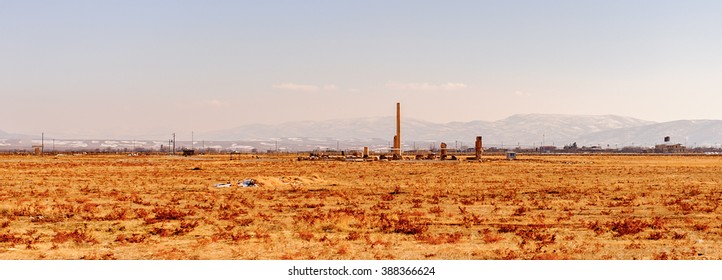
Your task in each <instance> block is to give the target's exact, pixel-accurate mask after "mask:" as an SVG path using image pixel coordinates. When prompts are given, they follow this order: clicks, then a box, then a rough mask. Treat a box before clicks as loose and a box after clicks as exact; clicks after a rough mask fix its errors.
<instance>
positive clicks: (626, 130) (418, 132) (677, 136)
mask: <svg viewBox="0 0 722 280" xmlns="http://www.w3.org/2000/svg"><path fill="white" fill-rule="evenodd" d="M394 126H395V118H394V117H391V116H388V117H370V118H355V119H337V120H326V121H297V122H287V123H283V124H278V125H265V124H254V125H244V126H239V127H236V128H232V129H224V130H218V131H211V132H196V133H195V139H194V140H195V144H194V145H195V147H200V146H201V145H202V144H201V143H203V144H204V145H205V147H213V148H219V149H236V148H238V149H246V150H250V149H252V148H256V149H258V150H259V151H265V150H267V149H275V148H276V144H278V146H279V149H285V150H308V149H315V148H322V149H323V148H336V147H337V146H338V147H340V148H342V149H355V148H359V147H362V146H369V147H374V148H375V149H383V148H385V147H386V146H388V145H389V144H388V143H390V142H391V139H393V134H394V132H395V128H394ZM401 132H402V141H403V145H404V149H412V148H414V146H417V147H419V148H428V147H429V146H430V145H434V146H435V145H438V143H439V142H446V143H447V144H449V145H450V147H459V148H461V146H462V145H463V146H470V145H472V142H473V140H474V138H475V137H476V136H477V135H481V136H483V137H484V146H486V147H516V146H522V147H535V146H540V145H548V146H557V147H562V146H564V145H567V144H571V143H573V142H576V143H577V145H578V146H595V145H601V146H604V147H607V145H608V147H610V148H615V147H616V148H622V147H624V146H653V145H654V144H658V143H661V142H662V140H663V138H664V136H670V137H671V138H672V142H674V143H681V144H684V145H687V146H689V147H695V146H715V147H718V146H719V145H720V144H722V120H680V121H671V122H661V123H657V122H651V121H645V120H640V119H636V118H631V117H624V116H617V115H600V116H595V115H557V114H518V115H513V116H510V117H508V118H505V119H502V120H498V121H471V122H450V123H444V124H440V123H432V122H428V121H422V120H416V119H409V118H402V121H401ZM171 133H172V132H169V133H168V135H169V136H170V134H171ZM23 136H24V135H20V134H11V133H7V132H3V131H0V138H2V139H0V147H2V148H4V149H9V148H27V147H25V146H29V145H27V144H28V142H29V141H27V138H28V136H24V138H25V139H26V140H25V141H24V143H25V144H22V143H21V142H18V141H11V140H10V139H15V138H17V139H21V138H23ZM169 136H168V137H169ZM177 137H178V138H177V139H178V144H179V146H180V145H185V146H188V147H190V146H191V144H190V135H180V134H178V135H177ZM32 138H33V139H34V142H38V140H39V138H40V137H39V135H38V136H33V137H32ZM67 139H72V138H67ZM132 139H138V140H140V139H144V140H156V141H146V142H143V143H139V142H131V141H124V142H122V141H121V142H119V141H117V140H132ZM48 140H50V137H48V135H47V134H46V145H47V144H48V142H47V141H48ZM93 140H95V141H89V140H88V141H84V140H81V141H74V142H67V141H56V145H57V146H58V148H59V149H62V148H63V147H64V145H73V146H68V148H71V147H75V148H88V149H91V148H101V149H102V148H122V147H146V148H157V147H159V146H160V144H162V143H166V144H167V139H162V138H143V137H133V136H128V137H126V138H120V139H119V138H116V139H93ZM98 140H99V141H98ZM38 143H39V142H38ZM38 143H36V144H38ZM66 143H68V144H66Z"/></svg>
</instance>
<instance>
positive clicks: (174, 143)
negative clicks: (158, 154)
mask: <svg viewBox="0 0 722 280" xmlns="http://www.w3.org/2000/svg"><path fill="white" fill-rule="evenodd" d="M173 154H174V155H175V133H173Z"/></svg>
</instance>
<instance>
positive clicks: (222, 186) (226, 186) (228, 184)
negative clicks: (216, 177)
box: [215, 182, 231, 188]
mask: <svg viewBox="0 0 722 280" xmlns="http://www.w3.org/2000/svg"><path fill="white" fill-rule="evenodd" d="M215 187H216V188H229V187H231V182H228V183H218V184H215Z"/></svg>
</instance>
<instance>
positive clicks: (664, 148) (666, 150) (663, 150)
mask: <svg viewBox="0 0 722 280" xmlns="http://www.w3.org/2000/svg"><path fill="white" fill-rule="evenodd" d="M686 151H687V147H685V146H682V144H658V145H655V146H654V152H655V153H660V154H676V153H684V152H686Z"/></svg>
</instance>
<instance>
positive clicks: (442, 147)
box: [440, 142, 446, 159]
mask: <svg viewBox="0 0 722 280" xmlns="http://www.w3.org/2000/svg"><path fill="white" fill-rule="evenodd" d="M440 150H441V159H446V143H444V142H441V149H440Z"/></svg>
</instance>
